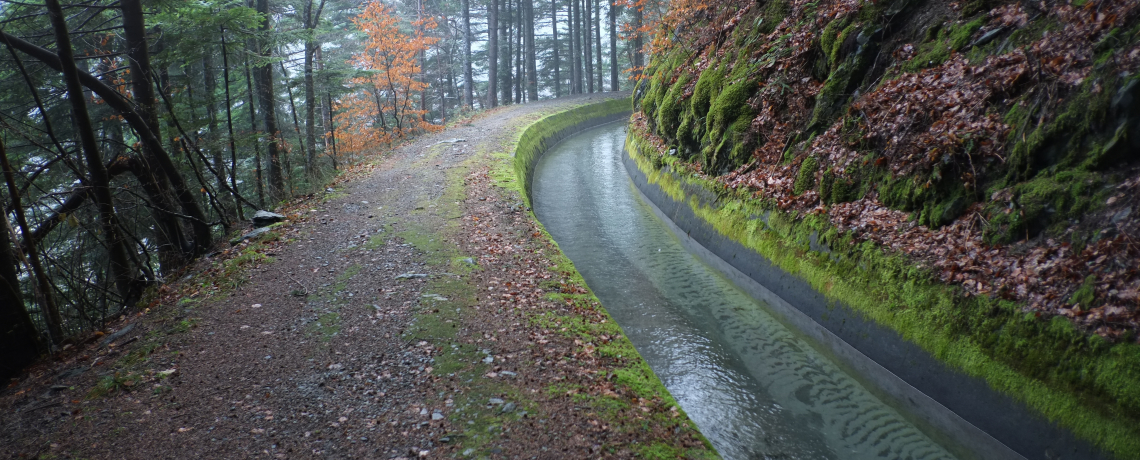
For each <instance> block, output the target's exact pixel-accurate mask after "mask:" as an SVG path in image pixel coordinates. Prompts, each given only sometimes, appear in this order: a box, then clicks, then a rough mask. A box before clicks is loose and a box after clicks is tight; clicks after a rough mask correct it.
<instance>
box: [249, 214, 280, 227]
mask: <svg viewBox="0 0 1140 460" xmlns="http://www.w3.org/2000/svg"><path fill="white" fill-rule="evenodd" d="M251 220H252V221H253V226H254V227H268V226H270V225H273V224H276V223H278V222H281V221H283V220H285V216H283V215H281V214H277V213H275V212H269V211H265V210H260V211H257V212H255V213H253V219H251Z"/></svg>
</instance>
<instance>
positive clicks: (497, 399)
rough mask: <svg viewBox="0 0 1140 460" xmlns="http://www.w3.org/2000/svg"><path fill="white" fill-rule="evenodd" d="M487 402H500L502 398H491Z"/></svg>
mask: <svg viewBox="0 0 1140 460" xmlns="http://www.w3.org/2000/svg"><path fill="white" fill-rule="evenodd" d="M488 402H490V403H491V404H502V403H503V399H502V398H491V399H490V400H489V401H488Z"/></svg>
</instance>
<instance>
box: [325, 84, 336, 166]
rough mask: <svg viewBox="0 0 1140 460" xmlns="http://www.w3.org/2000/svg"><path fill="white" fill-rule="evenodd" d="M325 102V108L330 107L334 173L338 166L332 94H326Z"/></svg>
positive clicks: (330, 144) (330, 136)
mask: <svg viewBox="0 0 1140 460" xmlns="http://www.w3.org/2000/svg"><path fill="white" fill-rule="evenodd" d="M325 101H326V102H325V106H326V107H328V114H329V147H331V149H330V150H332V155H330V156H329V157H330V158H332V167H333V171H336V169H337V164H336V122H335V121H334V120H333V110H332V94H331V93H325Z"/></svg>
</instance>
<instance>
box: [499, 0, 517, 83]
mask: <svg viewBox="0 0 1140 460" xmlns="http://www.w3.org/2000/svg"><path fill="white" fill-rule="evenodd" d="M499 22H500V27H502V31H501V33H502V35H503V38H504V40H503V41H504V42H506V43H505V44H506V50H505V52H504V53H503V55H502V62H501V63H500V65H499V72H500V73H501V75H500V77H501V78H502V82H500V83H501V85H502V88H500V89H501V90H502V91H503V94H502V102H503V104H511V103H512V102H513V101H514V97H512V95H511V92H512V91H511V89H512V88H511V74H512V73H513V71H512V69H511V60H512V58H513V56H514V46H513V45H514V36H513V35H512V34H511V32H512V30H511V29H512V27H511V25H512V24H513V23H514V22H515V18H514V16H512V15H511V0H505V3H504V4H503V17H502V18H501V19H500V21H499Z"/></svg>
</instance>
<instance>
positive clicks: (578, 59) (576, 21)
mask: <svg viewBox="0 0 1140 460" xmlns="http://www.w3.org/2000/svg"><path fill="white" fill-rule="evenodd" d="M570 10H571V13H572V15H573V20H571V21H570V35H571V36H572V37H573V38H571V39H570V40H571V42H573V43H574V49H573V50H571V51H570V54H571V55H572V56H573V57H574V82H573V88H574V89H573V91H572V92H573V93H574V94H582V89H583V88H582V7H581V4H580V3H579V0H570Z"/></svg>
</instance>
